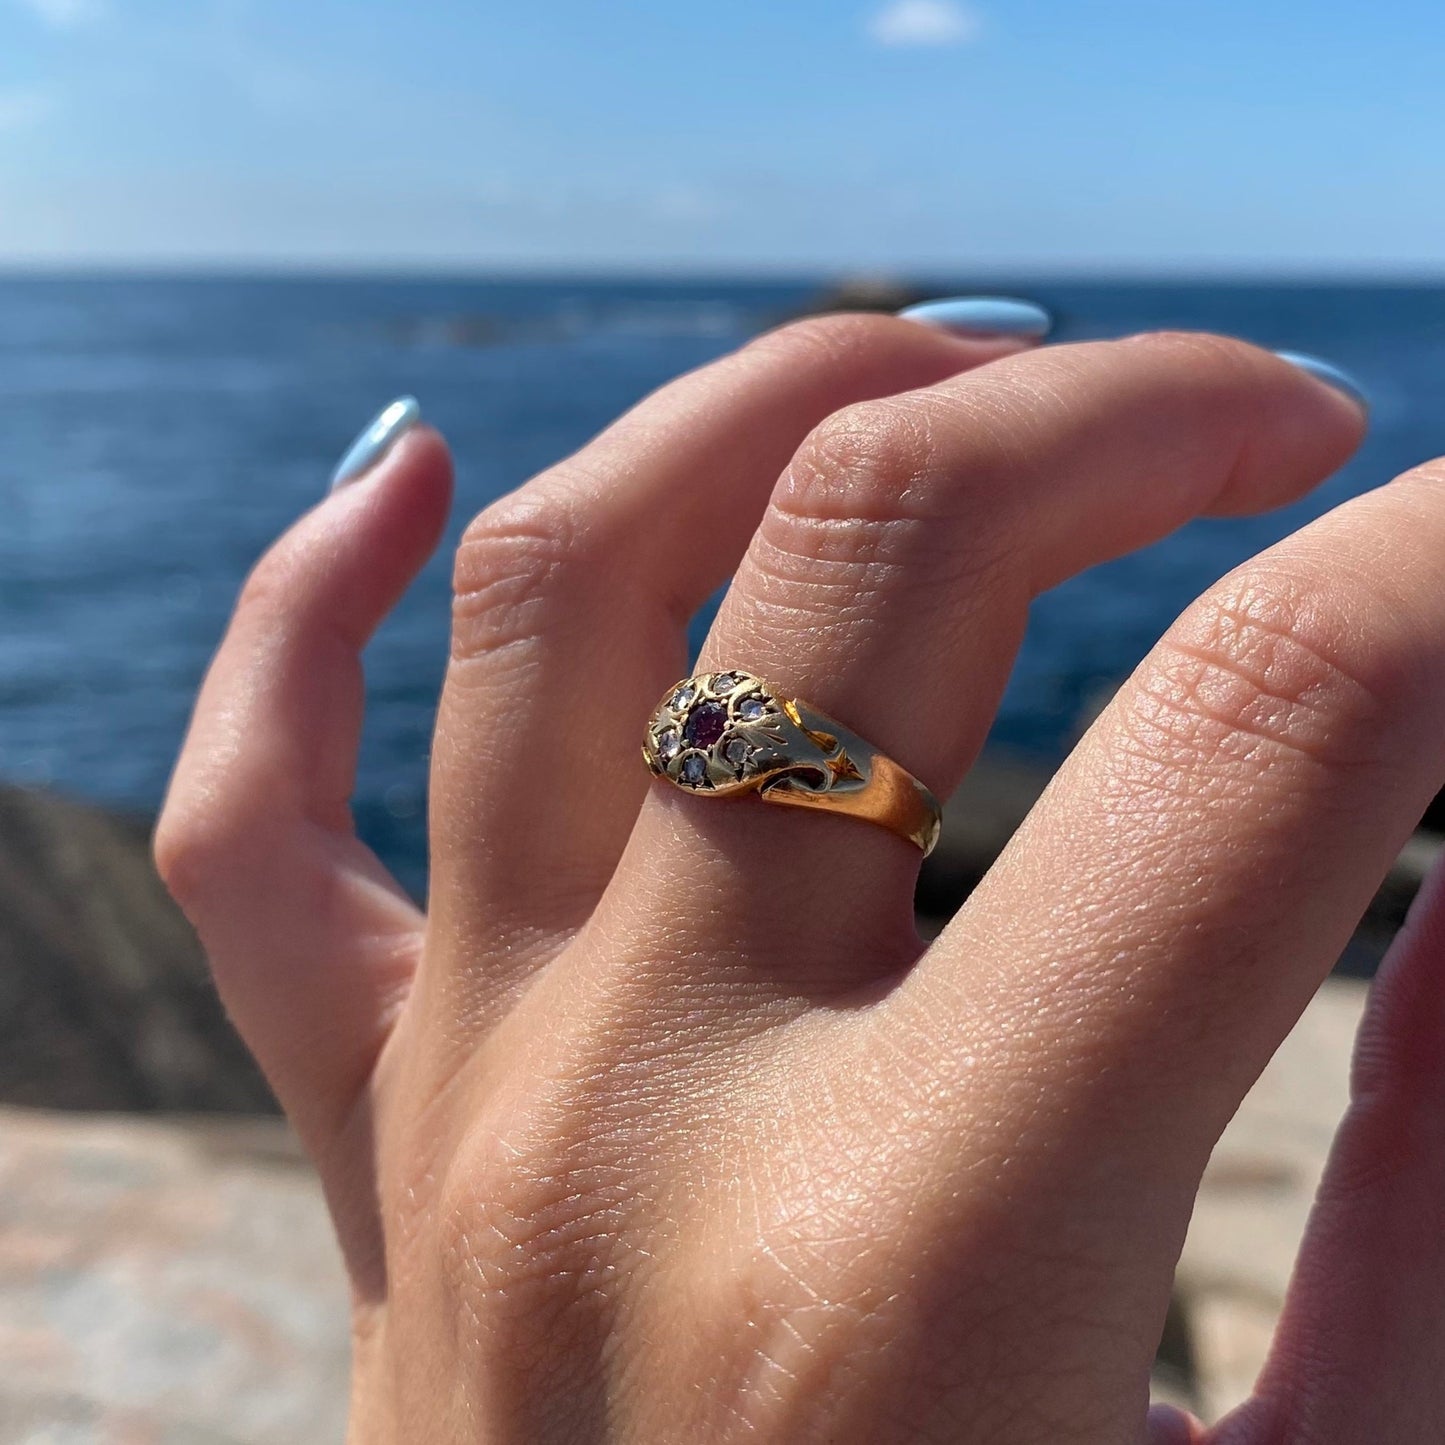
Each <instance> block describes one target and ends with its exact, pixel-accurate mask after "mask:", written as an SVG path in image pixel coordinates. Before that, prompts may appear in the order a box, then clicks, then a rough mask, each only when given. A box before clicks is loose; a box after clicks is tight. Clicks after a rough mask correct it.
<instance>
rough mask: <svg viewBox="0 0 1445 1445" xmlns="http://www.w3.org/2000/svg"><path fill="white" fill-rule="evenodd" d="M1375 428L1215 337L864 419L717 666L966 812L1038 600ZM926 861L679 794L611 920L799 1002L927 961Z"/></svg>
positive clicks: (1255, 499) (1079, 353)
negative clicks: (787, 991) (781, 962)
mask: <svg viewBox="0 0 1445 1445" xmlns="http://www.w3.org/2000/svg"><path fill="white" fill-rule="evenodd" d="M1363 425H1364V416H1363V413H1362V411H1361V409H1360V407H1359V406H1358V405H1357V404H1356V403H1355V402H1354V401H1353V400H1350V399H1348V398H1347V397H1345V396H1344V395H1342V394H1341V393H1340V392H1339V391H1337V390H1335V389H1333V388H1331V387H1329V386H1326V385H1324V384H1322V383H1321V382H1319V381H1317V380H1315V379H1313V378H1312V377H1310V376H1308V375H1306V374H1305V373H1304V372H1303V371H1302V370H1301V369H1300V368H1299V367H1297V366H1295V365H1291V364H1290V363H1288V362H1286V361H1284V360H1281V359H1280V358H1278V357H1275V356H1272V355H1270V354H1269V353H1267V352H1263V351H1260V350H1257V349H1256V348H1254V347H1251V346H1247V345H1245V344H1244V343H1241V342H1235V341H1228V340H1225V339H1222V338H1218V337H1208V336H1193V335H1150V336H1144V337H1138V338H1133V339H1130V340H1127V341H1122V342H1103V343H1092V344H1087V345H1079V346H1070V347H1058V348H1053V349H1050V350H1048V351H1044V352H1033V353H1028V354H1025V355H1020V356H1015V357H1011V358H1008V359H1006V360H1003V361H1000V362H997V363H995V364H994V365H993V366H990V367H988V368H986V369H984V370H982V371H979V372H976V373H972V374H969V375H965V376H960V377H956V378H950V379H948V380H946V381H943V382H940V383H938V384H935V385H932V386H929V387H925V388H923V389H921V390H918V391H915V392H912V393H909V394H906V395H902V396H895V397H891V398H889V399H887V400H883V401H878V402H871V403H866V404H861V405H857V406H853V407H849V408H846V409H845V410H843V411H842V412H840V413H838V414H836V415H834V416H833V417H831V418H830V419H829V420H828V421H827V422H826V423H824V424H823V425H822V426H820V427H818V428H817V429H816V430H815V431H814V432H813V433H812V434H811V436H810V437H809V439H808V440H807V442H805V444H804V445H803V447H802V448H801V449H800V451H799V452H798V453H797V455H796V456H795V457H794V459H793V462H792V464H791V466H790V467H789V468H788V470H787V472H786V473H785V474H784V476H783V479H782V481H781V482H780V483H779V485H778V487H777V488H776V490H775V491H774V493H773V497H772V500H771V503H770V505H769V507H768V510H767V514H766V516H765V518H764V520H763V523H762V525H761V527H760V528H759V530H758V532H757V534H756V536H755V537H754V539H753V542H752V545H751V547H750V549H749V551H748V554H747V557H746V559H745V561H744V563H743V565H742V567H741V569H740V570H739V572H738V575H737V577H736V579H735V582H734V584H733V587H732V589H731V591H730V593H729V595H728V598H727V599H726V602H725V604H724V606H723V609H722V611H721V613H720V615H719V617H718V619H717V622H716V624H715V626H714V628H713V631H712V633H711V635H710V637H709V639H708V642H707V645H706V647H705V649H704V654H703V659H702V661H701V663H700V666H701V667H702V668H704V669H706V668H708V667H717V668H744V669H746V670H748V671H749V672H752V673H754V674H756V675H758V676H761V677H763V678H765V679H766V680H768V681H769V682H770V683H772V684H773V685H774V686H776V687H777V688H779V689H780V690H781V691H782V692H783V693H784V694H785V695H792V696H797V697H800V698H803V699H806V700H807V701H809V702H810V703H812V704H814V705H815V706H817V707H818V708H821V709H822V710H823V711H824V712H826V713H828V714H831V715H832V716H834V717H836V718H838V719H839V720H840V721H841V722H843V723H844V724H846V726H848V727H849V728H851V729H854V730H856V731H857V732H858V733H860V734H861V735H862V736H863V737H865V738H867V739H869V740H870V741H871V742H872V743H874V744H876V745H877V746H879V747H880V748H882V749H883V750H884V751H885V752H887V753H888V754H890V755H891V756H892V757H894V758H895V759H897V761H898V762H900V763H901V764H902V765H903V766H904V767H905V768H907V769H908V770H909V771H911V772H912V773H913V774H915V776H917V777H918V778H919V779H921V780H922V781H923V782H924V783H925V784H926V785H927V786H928V787H929V788H931V789H932V790H933V791H934V792H936V793H938V794H939V795H940V796H946V795H947V794H948V793H949V792H950V791H952V789H953V788H954V787H955V786H956V785H957V784H958V782H959V780H960V779H961V777H962V776H963V773H964V772H965V771H966V769H967V768H968V767H969V765H970V764H971V762H972V761H973V759H974V757H975V755H976V754H977V751H978V749H979V747H980V745H981V743H982V741H983V738H984V736H985V734H986V732H987V729H988V727H989V725H990V723H991V721H992V719H993V716H994V712H995V709H996V707H997V703H998V699H999V697H1000V695H1001V693H1002V690H1003V687H1004V685H1005V682H1006V680H1007V676H1008V672H1009V669H1010V667H1011V666H1012V663H1013V658H1014V655H1015V653H1016V651H1017V648H1018V645H1019V642H1020V640H1021V637H1022V633H1023V628H1024V624H1025V620H1026V616H1027V609H1028V605H1029V602H1030V601H1031V599H1032V597H1033V596H1034V595H1036V594H1037V593H1038V592H1040V591H1042V590H1044V589H1046V588H1048V587H1051V586H1053V585H1055V584H1056V583H1058V582H1059V581H1061V580H1063V579H1064V578H1065V577H1067V576H1069V575H1070V574H1072V573H1074V572H1077V571H1080V570H1082V569H1083V568H1085V567H1088V566H1091V565H1093V564H1095V563H1098V562H1102V561H1105V560H1106V559H1108V558H1110V557H1113V556H1117V555H1120V554H1121V553H1124V552H1127V551H1130V550H1132V549H1134V548H1136V547H1139V546H1142V545H1144V544H1145V543H1147V542H1150V541H1152V540H1154V539H1156V538H1158V537H1160V536H1163V535H1165V534H1166V533H1168V532H1169V531H1172V530H1173V529H1174V528H1176V527H1178V526H1180V525H1181V524H1182V523H1184V522H1185V521H1187V520H1189V519H1190V518H1191V517H1193V516H1196V515H1198V514H1201V513H1232V512H1253V511H1259V510H1264V509H1266V508H1269V507H1272V506H1276V505H1280V504H1282V503H1284V502H1286V501H1289V500H1291V499H1292V498H1294V497H1295V496H1297V495H1298V494H1300V493H1301V492H1303V491H1304V490H1306V489H1307V488H1309V487H1310V486H1312V485H1314V484H1315V483H1317V482H1319V481H1320V480H1322V479H1323V478H1324V477H1325V476H1326V475H1328V474H1329V472H1331V471H1332V470H1333V469H1334V468H1335V467H1337V466H1338V465H1339V464H1340V463H1341V462H1342V461H1343V460H1344V459H1345V458H1346V457H1347V456H1348V455H1349V453H1350V452H1351V451H1352V450H1353V449H1354V447H1355V446H1356V444H1357V443H1358V441H1359V438H1360V435H1361V433H1362V431H1363ZM918 859H919V855H918V852H917V850H916V849H915V848H913V847H912V845H910V844H905V843H903V842H901V841H900V840H899V839H897V838H895V837H892V836H890V835H889V834H888V833H886V832H884V831H883V830H881V829H876V828H867V827H863V826H861V825H860V824H859V823H857V822H856V821H853V820H851V819H846V818H826V817H818V816H816V815H813V816H810V815H808V814H806V813H798V812H795V811H793V810H783V809H778V810H767V814H766V816H762V815H760V811H759V810H758V809H757V808H756V807H754V806H751V805H746V806H744V805H736V806H733V805H728V804H722V803H719V804H714V803H712V802H710V801H706V800H702V799H696V798H692V797H688V796H684V795H683V794H682V793H681V792H679V791H678V790H675V789H672V788H670V787H668V786H667V785H662V784H660V785H658V786H657V787H656V788H655V789H654V792H653V794H652V796H651V797H650V798H649V801H648V804H647V806H646V808H645V809H644V811H643V815H642V819H641V822H640V825H639V828H638V830H637V832H636V833H635V834H634V837H633V840H632V843H631V845H630V846H629V848H628V850H627V853H626V855H625V856H624V859H623V861H622V864H621V866H620V867H619V870H618V875H617V878H616V881H615V883H614V886H613V888H612V889H611V890H610V891H609V894H608V903H609V904H613V905H617V906H615V907H609V906H606V905H604V908H603V910H601V911H600V913H599V916H598V921H599V923H601V924H602V925H603V926H604V927H605V928H606V930H607V935H608V937H609V939H611V940H612V941H614V942H617V941H621V942H622V943H623V945H624V953H625V954H627V955H628V956H630V957H631V958H632V960H633V963H632V965H630V966H634V967H635V966H637V963H638V960H649V961H651V962H652V964H653V966H661V967H663V968H666V967H669V966H670V962H669V961H670V960H677V961H679V962H682V964H683V967H685V968H686V967H691V966H692V965H691V964H690V963H688V962H686V960H687V957H688V955H689V954H691V953H692V952H693V951H695V950H696V949H698V948H700V947H702V948H707V949H709V950H710V951H712V952H714V953H716V952H717V950H718V949H719V947H720V948H721V950H722V952H723V953H724V955H726V956H728V957H733V958H735V959H737V960H738V962H739V964H740V965H741V966H742V967H743V969H744V970H745V971H746V970H747V968H748V963H747V960H748V959H749V958H750V957H751V956H753V954H754V952H755V950H756V948H757V946H758V945H759V944H760V943H766V945H767V953H768V955H769V956H777V955H778V953H779V952H780V951H782V952H784V953H785V954H786V956H787V957H788V958H789V959H790V960H791V962H792V965H793V967H792V968H791V969H790V970H789V971H788V977H787V980H786V984H785V986H786V987H789V988H796V987H804V988H816V989H818V990H821V991H824V992H827V991H834V990H837V989H839V988H846V987H848V986H850V985H852V984H855V983H857V982H859V981H860V980H861V979H864V978H869V977H875V976H877V975H878V974H879V973H881V972H886V971H889V970H891V969H894V968H897V967H899V966H903V965H905V964H907V963H908V962H911V961H912V958H913V957H914V956H915V954H916V950H917V947H918V944H917V939H916V935H915V934H914V932H913V928H912V915H911V900H912V889H913V883H914V879H915V876H916V868H917V863H918ZM639 899H643V900H646V903H645V906H643V907H639V906H638V900H639ZM739 899H742V900H746V906H745V907H743V908H742V909H741V911H740V910H739V907H738V900H739ZM724 900H729V909H730V912H729V915H728V916H729V919H730V923H729V927H728V930H727V932H726V935H725V936H724V937H722V938H718V937H717V936H716V934H717V930H716V928H715V926H714V924H713V921H712V920H713V919H714V918H716V917H717V916H719V914H718V908H719V906H720V905H721V904H722V903H723V902H724ZM659 961H660V963H659Z"/></svg>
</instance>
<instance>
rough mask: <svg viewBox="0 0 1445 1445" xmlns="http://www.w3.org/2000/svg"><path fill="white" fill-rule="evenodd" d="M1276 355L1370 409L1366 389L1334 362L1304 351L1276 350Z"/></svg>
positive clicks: (1365, 408)
mask: <svg viewBox="0 0 1445 1445" xmlns="http://www.w3.org/2000/svg"><path fill="white" fill-rule="evenodd" d="M1275 355H1276V356H1277V357H1279V358H1280V360H1281V361H1287V362H1289V364H1290V365H1291V366H1297V367H1299V369H1300V370H1301V371H1307V372H1309V374H1310V375H1311V376H1313V377H1314V378H1315V379H1316V380H1317V381H1322V382H1324V384H1325V385H1326V386H1332V387H1334V389H1335V390H1336V391H1340V392H1343V393H1344V394H1345V395H1346V396H1347V397H1349V399H1350V400H1351V401H1352V402H1354V403H1355V405H1356V406H1358V407H1361V408H1363V409H1364V410H1365V411H1369V409H1370V398H1369V397H1368V396H1366V395H1365V389H1364V387H1362V386H1361V385H1360V383H1359V382H1358V381H1356V380H1355V378H1354V377H1353V376H1351V375H1350V374H1349V372H1347V371H1341V370H1340V368H1339V367H1338V366H1335V365H1334V364H1333V363H1332V362H1329V361H1321V360H1320V358H1319V357H1318V356H1306V355H1305V354H1304V352H1302V351H1276V352H1275Z"/></svg>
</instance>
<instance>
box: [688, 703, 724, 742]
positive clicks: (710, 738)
mask: <svg viewBox="0 0 1445 1445" xmlns="http://www.w3.org/2000/svg"><path fill="white" fill-rule="evenodd" d="M727 725H728V712H727V709H726V708H725V707H724V706H723V705H722V704H721V703H720V702H700V703H698V705H697V706H696V707H695V708H693V710H692V711H691V712H690V713H688V715H687V721H686V722H685V723H684V724H683V725H682V736H683V738H684V740H685V741H686V742H687V745H688V746H689V747H692V748H710V747H711V746H712V745H713V744H714V743H715V742H716V741H717V740H718V739H719V738H720V737H721V736H722V735H723V733H725V732H726V731H727Z"/></svg>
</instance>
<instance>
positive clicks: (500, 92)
mask: <svg viewBox="0 0 1445 1445" xmlns="http://www.w3.org/2000/svg"><path fill="white" fill-rule="evenodd" d="M0 22H3V25H0V264H3V263H6V262H9V263H36V262H38V263H41V264H95V263H121V264H134V263H140V264H147V265H166V264H170V263H185V264H191V265H213V264H219V263H226V264H231V263H238V264H243V265H259V264H264V265H268V266H269V265H289V264H305V265H308V266H315V265H327V266H329V265H335V266H344V267H368V266H386V267H396V266H417V267H444V268H448V269H453V268H459V267H468V268H488V267H498V266H507V267H518V266H520V267H525V268H550V267H566V268H569V269H588V268H599V267H603V268H616V267H624V268H628V269H648V268H655V267H659V266H666V267H671V268H681V269H685V270H701V271H718V270H733V269H743V268H746V269H753V268H769V269H776V270H794V271H796V270H799V269H804V268H819V267H823V268H828V269H860V268H866V269H908V268H913V269H929V268H932V269H947V270H952V271H958V270H960V269H962V268H977V269H980V270H999V271H1011V272H1015V273H1018V272H1054V273H1058V272H1090V271H1100V270H1103V271H1138V270H1141V269H1143V270H1148V271H1156V272H1157V271H1174V272H1180V271H1183V272H1201V271H1210V272H1216V271H1244V272H1253V273H1261V272H1267V273H1277V272H1341V271H1349V272H1420V271H1430V272H1440V271H1445V85H1442V84H1441V82H1440V67H1441V61H1442V59H1445V6H1442V5H1440V4H1439V0H1386V3H1375V4H1346V3H1341V0H1312V3H1306V0H1214V3H1209V4H1199V3H1194V4H1185V3H1176V0H969V3H967V4H964V3H955V0H859V3H853V0H728V3H726V4H708V5H700V4H695V3H692V0H642V3H622V0H612V3H602V0H531V3H527V4H513V3H501V0H480V3H466V4H448V3H440V0H437V3H430V4H428V3H425V0H410V3H403V0H0Z"/></svg>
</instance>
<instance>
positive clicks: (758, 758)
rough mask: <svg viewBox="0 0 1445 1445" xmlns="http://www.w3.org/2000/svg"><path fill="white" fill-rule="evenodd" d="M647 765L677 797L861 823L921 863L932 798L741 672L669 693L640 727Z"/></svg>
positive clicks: (853, 740)
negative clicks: (734, 799) (748, 801)
mask: <svg viewBox="0 0 1445 1445" xmlns="http://www.w3.org/2000/svg"><path fill="white" fill-rule="evenodd" d="M642 756H643V759H644V761H645V762H646V763H647V766H648V767H649V768H650V769H651V770H652V771H653V773H655V774H656V775H657V776H658V777H659V778H666V779H667V781H668V782H670V783H672V784H673V785H674V786H675V787H678V788H681V789H682V790H683V792H685V793H694V794H697V795H699V796H703V797H714V798H724V797H729V796H735V795H738V794H742V793H756V794H757V795H758V796H759V797H760V798H762V800H763V801H764V802H766V803H782V804H785V805H786V806H788V807H793V808H822V809H824V810H825V811H827V812H830V813H845V814H847V815H849V816H850V817H854V818H863V819H866V820H867V821H868V822H870V823H876V824H878V826H879V827H882V828H887V829H888V830H889V831H890V832H893V833H897V834H898V836H899V837H900V838H907V839H908V840H909V841H910V842H911V843H916V844H917V845H918V847H919V848H921V849H922V850H923V854H924V857H927V856H928V854H929V853H931V852H932V851H933V845H934V844H935V843H937V842H938V832H939V828H940V827H941V826H942V822H943V810H942V808H940V807H939V805H938V799H937V798H935V797H934V796H933V794H932V793H930V792H929V791H928V789H927V788H925V787H924V786H923V784H922V783H920V782H919V781H918V779H917V778H915V777H914V776H913V774H912V773H910V772H908V771H907V770H906V769H904V768H901V767H899V765H898V764H897V763H895V762H894V761H893V759H892V758H890V757H889V756H888V755H887V754H886V753H882V752H879V750H878V749H877V748H875V747H874V746H873V745H872V744H871V743H868V742H864V740H863V739H862V738H860V737H858V736H857V734H855V733H851V732H849V731H848V730H847V728H844V727H841V726H840V725H839V724H838V723H836V722H834V721H833V719H832V718H830V717H827V716H825V715H824V714H823V713H820V712H818V711H817V709H816V708H812V707H809V706H808V704H807V703H805V702H803V701H801V699H799V698H792V697H783V696H782V695H781V694H779V693H778V692H777V691H776V689H774V688H771V687H769V686H768V685H767V683H765V682H763V681H762V680H761V679H759V678H756V677H754V676H753V675H752V674H751V673H747V672H739V671H738V670H737V669H736V668H734V669H732V670H730V671H728V672H703V673H699V674H698V675H697V676H696V677H688V678H684V679H683V680H682V681H681V682H680V683H678V684H677V686H676V687H674V688H672V689H670V690H669V692H668V694H667V696H666V697H664V698H663V700H662V701H661V702H660V703H659V704H658V706H657V711H656V712H654V713H653V715H652V718H651V720H650V721H649V722H648V724H647V737H646V739H645V741H644V742H643V745H642Z"/></svg>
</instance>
